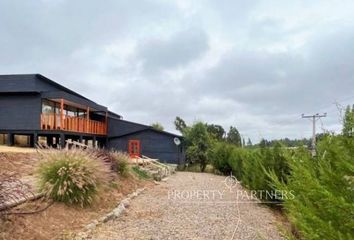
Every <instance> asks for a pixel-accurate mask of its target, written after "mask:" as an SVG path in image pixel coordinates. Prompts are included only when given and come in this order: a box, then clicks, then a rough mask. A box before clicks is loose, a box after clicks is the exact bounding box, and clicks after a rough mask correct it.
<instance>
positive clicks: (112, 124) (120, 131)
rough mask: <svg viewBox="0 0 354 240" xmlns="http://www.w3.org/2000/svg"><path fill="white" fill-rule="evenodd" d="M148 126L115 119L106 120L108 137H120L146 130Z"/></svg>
mask: <svg viewBox="0 0 354 240" xmlns="http://www.w3.org/2000/svg"><path fill="white" fill-rule="evenodd" d="M147 128H149V127H148V126H144V125H141V124H137V123H133V122H129V121H125V120H119V119H115V118H108V137H117V136H122V135H125V134H128V133H131V132H136V131H139V130H143V129H147Z"/></svg>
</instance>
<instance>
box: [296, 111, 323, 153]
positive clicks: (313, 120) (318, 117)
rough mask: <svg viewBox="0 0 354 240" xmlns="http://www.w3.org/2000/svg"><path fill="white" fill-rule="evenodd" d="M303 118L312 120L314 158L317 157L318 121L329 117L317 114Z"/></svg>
mask: <svg viewBox="0 0 354 240" xmlns="http://www.w3.org/2000/svg"><path fill="white" fill-rule="evenodd" d="M301 117H302V118H311V119H312V149H311V153H312V156H316V121H317V120H318V119H321V117H327V113H324V114H319V113H316V114H314V115H305V114H302V115H301Z"/></svg>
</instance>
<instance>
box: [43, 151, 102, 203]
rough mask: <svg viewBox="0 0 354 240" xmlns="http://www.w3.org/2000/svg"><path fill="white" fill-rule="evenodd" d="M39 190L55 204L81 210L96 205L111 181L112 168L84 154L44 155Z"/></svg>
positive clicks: (61, 153)
mask: <svg viewBox="0 0 354 240" xmlns="http://www.w3.org/2000/svg"><path fill="white" fill-rule="evenodd" d="M41 155H42V158H43V159H42V160H43V162H42V163H41V164H40V165H39V168H38V177H39V187H40V190H41V191H43V192H44V194H45V195H46V196H47V197H48V198H51V199H53V200H55V201H59V202H64V203H68V204H80V205H81V206H84V205H89V204H91V203H92V201H93V199H94V197H95V195H96V193H97V188H98V186H99V185H100V184H101V183H103V182H104V181H106V180H108V179H107V175H108V168H107V166H106V165H105V164H104V163H103V161H102V160H101V159H99V157H98V156H96V155H95V154H94V153H92V152H91V153H90V152H88V151H84V150H78V149H74V150H60V151H58V150H49V151H44V152H42V154H41Z"/></svg>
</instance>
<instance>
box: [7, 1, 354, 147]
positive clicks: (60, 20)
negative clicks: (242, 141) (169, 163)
mask: <svg viewBox="0 0 354 240" xmlns="http://www.w3.org/2000/svg"><path fill="white" fill-rule="evenodd" d="M262 2H263V4H262ZM264 3H266V4H264ZM272 4H273V5H274V4H276V3H269V2H268V1H267V2H265V1H247V2H246V1H226V0H225V1H224V0H223V1H221V2H220V1H218V2H215V1H209V2H207V1H202V2H198V1H195V2H193V4H191V6H192V7H191V8H192V9H188V11H187V13H186V12H183V9H181V8H178V7H177V6H176V5H175V4H174V3H173V2H170V3H167V2H164V1H139V2H137V1H113V0H111V1H104V2H88V1H64V0H58V1H30V0H28V1H1V2H0V72H1V73H28V72H40V73H42V74H44V75H46V76H48V77H50V78H52V79H53V80H55V81H58V82H59V83H61V84H64V85H65V86H67V87H69V88H72V89H73V90H75V91H78V92H80V93H82V94H83V95H85V96H87V97H89V98H92V99H93V100H95V101H97V102H99V103H101V104H104V105H106V106H109V108H110V109H112V110H113V111H116V112H117V113H120V114H122V115H123V116H124V117H125V118H126V119H128V120H132V121H137V122H142V123H146V124H150V123H151V122H156V121H159V122H161V123H162V124H163V125H164V126H165V127H166V128H167V130H170V131H173V130H174V127H173V120H174V117H175V116H177V115H178V116H181V117H182V118H184V119H186V120H187V121H188V122H189V123H191V122H193V121H195V120H203V121H208V122H214V123H216V124H221V125H223V126H224V127H225V128H226V129H227V128H228V127H229V126H230V125H235V126H237V127H238V128H239V129H240V131H241V133H242V134H244V135H245V136H246V137H251V138H252V140H253V141H254V142H256V141H257V140H258V138H259V137H260V136H262V137H266V138H279V137H286V136H288V137H304V136H309V135H310V130H311V126H310V125H309V123H308V122H307V121H305V122H304V121H303V120H302V119H300V117H299V115H300V114H301V113H302V112H305V113H314V112H317V111H331V112H330V114H329V117H328V118H326V119H323V123H324V125H325V126H326V127H329V128H333V129H338V126H339V122H338V117H337V113H336V108H335V107H333V104H332V102H333V101H334V100H335V99H339V100H340V99H341V98H343V97H346V96H353V97H354V92H353V87H352V86H354V78H353V76H354V70H353V69H354V66H353V64H354V57H353V56H354V55H353V54H352V53H353V52H354V49H353V46H354V45H353V44H352V43H353V41H354V31H353V29H354V28H353V25H352V24H351V23H350V22H347V23H346V24H344V23H341V22H335V23H332V24H330V23H328V22H326V21H324V23H323V24H322V25H316V26H313V25H312V23H311V22H302V23H301V24H295V25H294V26H295V27H292V26H289V25H287V24H286V21H284V19H282V18H281V17H277V16H274V17H273V16H272V17H262V16H263V15H266V16H267V14H264V13H265V12H266V10H267V6H268V7H272ZM285 5H286V4H285ZM285 5H284V6H283V7H284V8H286V6H285ZM349 7H350V6H349ZM285 10H286V9H285ZM262 11H264V12H262ZM259 16H260V17H259ZM299 18H301V12H299ZM299 26H300V27H299ZM318 26H320V27H318ZM308 31H310V32H311V35H310V37H306V38H304V39H300V40H302V41H303V42H304V45H303V46H302V47H299V48H293V47H292V46H291V45H290V44H292V41H295V43H296V38H293V37H294V36H295V35H296V36H297V34H300V35H301V34H302V33H303V32H308ZM220 33H221V34H220ZM293 39H295V40H293ZM125 43H129V44H130V45H129V44H128V45H129V47H131V49H130V50H131V52H130V51H125V48H126V45H125ZM224 43H226V45H227V44H229V45H233V47H232V48H228V49H229V51H228V52H226V53H223V54H221V53H220V55H221V57H220V58H219V56H220V55H218V54H219V52H218V51H219V48H221V49H223V48H224V47H225V46H224ZM272 44H281V45H282V46H285V47H283V48H281V51H274V49H271V48H269V46H271V45H272ZM214 57H215V59H214ZM216 59H218V61H217V62H216V63H213V64H211V63H210V60H216ZM352 100H353V98H351V99H349V100H348V101H346V102H345V103H349V102H350V101H352ZM328 106H330V108H328Z"/></svg>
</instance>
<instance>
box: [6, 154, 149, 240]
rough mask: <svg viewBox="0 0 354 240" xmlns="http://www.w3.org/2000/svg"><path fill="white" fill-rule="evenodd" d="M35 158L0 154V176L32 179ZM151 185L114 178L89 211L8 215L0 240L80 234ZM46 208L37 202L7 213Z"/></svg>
mask: <svg viewBox="0 0 354 240" xmlns="http://www.w3.org/2000/svg"><path fill="white" fill-rule="evenodd" d="M37 163H38V158H37V155H36V153H35V152H31V153H20V152H13V151H12V152H6V153H4V152H0V164H1V168H0V175H1V174H4V173H9V172H11V173H14V174H15V175H16V177H19V178H23V177H26V176H31V175H34V172H35V166H36V165H37ZM152 185H153V183H152V182H149V181H143V180H139V179H138V178H136V177H135V176H133V175H130V176H128V177H126V178H123V177H116V178H115V179H114V180H113V181H112V182H110V183H109V184H107V185H106V186H103V187H102V189H101V190H100V193H99V194H98V196H99V197H97V199H96V201H95V203H93V204H92V206H91V207H86V208H81V207H75V206H74V207H73V206H67V205H65V204H62V203H54V204H53V205H51V206H50V207H49V208H48V209H46V210H45V211H43V212H39V213H36V214H9V215H5V216H2V217H0V239H6V240H13V239H29V240H30V239H36V240H37V239H38V240H42V239H43V240H44V239H67V238H70V236H71V234H72V233H75V232H78V231H80V230H82V228H83V227H84V226H85V225H87V224H88V223H90V222H91V221H93V220H95V219H98V218H100V217H101V216H103V215H104V214H106V213H108V212H110V211H111V210H112V209H113V208H114V207H116V205H117V204H118V203H119V201H120V200H121V199H123V198H124V196H125V195H127V194H129V193H131V192H133V191H134V190H135V189H137V188H140V187H143V186H145V187H151V186H152ZM48 204H49V202H48V201H46V200H43V199H39V200H36V201H32V202H28V203H25V204H22V205H20V206H17V207H15V208H13V209H11V211H10V212H28V211H34V210H38V209H42V208H44V207H46V206H47V205H48Z"/></svg>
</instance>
